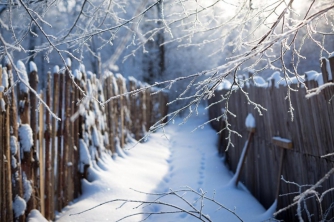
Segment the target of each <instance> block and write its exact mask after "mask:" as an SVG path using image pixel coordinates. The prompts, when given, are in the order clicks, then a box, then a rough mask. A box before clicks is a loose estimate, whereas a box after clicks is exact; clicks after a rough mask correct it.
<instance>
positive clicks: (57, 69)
mask: <svg viewBox="0 0 334 222" xmlns="http://www.w3.org/2000/svg"><path fill="white" fill-rule="evenodd" d="M58 73H59V66H57V65H56V66H54V67H53V74H58Z"/></svg>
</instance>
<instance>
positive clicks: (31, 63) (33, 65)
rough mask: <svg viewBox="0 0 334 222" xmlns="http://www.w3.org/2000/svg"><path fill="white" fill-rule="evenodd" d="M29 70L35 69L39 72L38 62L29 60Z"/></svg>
mask: <svg viewBox="0 0 334 222" xmlns="http://www.w3.org/2000/svg"><path fill="white" fill-rule="evenodd" d="M29 71H30V72H33V71H35V72H37V66H36V63H34V62H33V61H30V62H29Z"/></svg>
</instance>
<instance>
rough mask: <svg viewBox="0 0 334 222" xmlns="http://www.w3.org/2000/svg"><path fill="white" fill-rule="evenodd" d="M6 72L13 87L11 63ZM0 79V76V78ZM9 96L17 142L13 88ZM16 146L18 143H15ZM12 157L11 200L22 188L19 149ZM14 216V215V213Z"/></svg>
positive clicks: (21, 221) (14, 136) (22, 219)
mask: <svg viewBox="0 0 334 222" xmlns="http://www.w3.org/2000/svg"><path fill="white" fill-rule="evenodd" d="M6 67H7V72H8V79H9V87H14V78H13V72H12V66H11V64H6ZM0 79H1V78H0ZM10 96H11V103H10V127H11V129H12V130H11V136H12V137H13V138H12V139H13V141H12V142H16V143H17V139H18V127H17V106H16V103H17V100H16V94H15V90H11V91H10ZM15 145H16V146H17V145H18V144H15ZM12 155H13V156H12V158H15V162H16V167H15V166H12V179H13V182H12V189H13V201H14V200H15V197H16V195H18V196H19V197H21V198H22V197H23V190H22V180H21V170H20V168H21V157H20V151H19V150H17V152H16V153H15V154H12ZM14 217H15V215H14ZM15 220H17V221H19V222H23V221H25V215H24V214H22V215H21V216H19V217H18V218H15Z"/></svg>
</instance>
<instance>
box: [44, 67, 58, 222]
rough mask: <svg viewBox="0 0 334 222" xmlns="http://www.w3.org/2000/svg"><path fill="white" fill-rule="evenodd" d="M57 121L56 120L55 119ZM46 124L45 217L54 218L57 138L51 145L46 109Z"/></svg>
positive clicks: (48, 97) (48, 90) (48, 88)
mask: <svg viewBox="0 0 334 222" xmlns="http://www.w3.org/2000/svg"><path fill="white" fill-rule="evenodd" d="M45 97H46V98H45V100H46V105H47V106H49V107H51V74H50V73H48V76H47V83H46V96H45ZM54 121H55V120H54ZM45 126H46V129H45V131H44V138H45V184H44V185H45V214H44V215H45V218H46V219H47V220H52V219H53V215H52V214H53V213H52V212H53V211H54V210H53V208H52V205H53V204H52V202H53V195H52V194H53V193H54V190H53V177H54V172H53V165H52V162H53V161H52V159H54V156H52V150H53V149H54V146H53V145H54V143H55V138H54V137H52V146H51V132H52V133H53V132H55V130H54V128H53V127H52V128H51V127H50V112H49V110H46V111H45Z"/></svg>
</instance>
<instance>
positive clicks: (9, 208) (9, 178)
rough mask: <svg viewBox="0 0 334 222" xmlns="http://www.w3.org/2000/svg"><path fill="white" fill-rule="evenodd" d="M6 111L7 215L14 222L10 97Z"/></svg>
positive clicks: (6, 99)
mask: <svg viewBox="0 0 334 222" xmlns="http://www.w3.org/2000/svg"><path fill="white" fill-rule="evenodd" d="M5 102H6V111H5V115H4V116H5V121H4V130H3V131H4V132H5V144H4V148H5V150H4V154H5V155H4V157H6V159H5V178H6V179H5V183H6V194H5V196H6V208H7V210H6V214H7V217H6V218H7V221H13V200H12V196H13V193H12V174H11V161H12V159H11V154H10V132H9V129H10V124H9V123H10V115H9V101H8V97H7V98H6V97H5Z"/></svg>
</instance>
